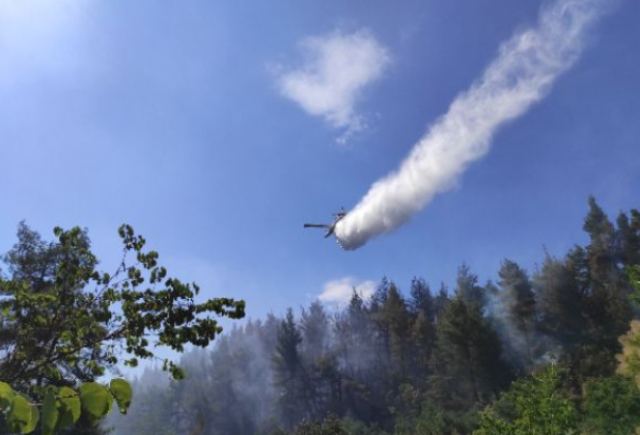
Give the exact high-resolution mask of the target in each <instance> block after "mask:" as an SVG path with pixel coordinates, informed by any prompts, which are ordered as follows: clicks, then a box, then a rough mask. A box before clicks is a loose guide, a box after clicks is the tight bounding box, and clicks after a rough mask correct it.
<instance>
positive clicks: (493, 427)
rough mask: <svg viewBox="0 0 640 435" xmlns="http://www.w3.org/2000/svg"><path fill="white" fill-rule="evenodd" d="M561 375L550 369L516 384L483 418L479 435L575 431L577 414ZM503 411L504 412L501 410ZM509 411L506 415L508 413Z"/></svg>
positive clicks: (483, 413)
mask: <svg viewBox="0 0 640 435" xmlns="http://www.w3.org/2000/svg"><path fill="white" fill-rule="evenodd" d="M561 376H562V371H561V370H559V369H558V368H557V367H556V366H554V365H551V366H550V367H549V368H547V369H546V370H544V371H543V372H542V373H540V374H536V375H532V376H531V377H529V378H527V379H522V380H518V381H516V382H515V383H514V384H513V385H512V386H511V388H510V389H509V391H507V392H506V393H504V394H503V395H502V396H501V398H500V400H499V402H500V404H493V405H491V406H489V407H488V408H487V409H486V410H485V411H483V412H482V413H481V415H480V427H479V428H478V430H476V431H474V434H477V435H489V434H491V435H499V434H505V435H507V434H509V435H525V434H531V435H535V434H540V435H542V434H544V435H553V434H557V435H561V434H567V433H571V432H573V431H574V430H575V429H576V423H577V411H576V409H575V406H574V404H573V403H572V402H571V400H570V399H569V398H568V397H567V394H566V392H564V391H563V390H562V387H561ZM501 408H502V409H501ZM505 411H506V412H505Z"/></svg>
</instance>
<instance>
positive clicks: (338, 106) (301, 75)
mask: <svg viewBox="0 0 640 435" xmlns="http://www.w3.org/2000/svg"><path fill="white" fill-rule="evenodd" d="M300 47H301V49H302V52H303V55H304V59H305V60H304V62H303V63H302V65H300V66H299V67H298V68H295V69H290V70H286V69H283V70H282V71H281V73H280V74H279V76H278V85H279V88H280V91H281V92H282V94H283V95H284V96H285V97H287V98H290V99H291V100H293V101H295V102H296V103H298V104H299V105H300V106H301V107H302V108H303V109H304V110H305V111H306V112H307V113H309V114H311V115H314V116H320V117H322V118H324V119H325V121H326V122H328V123H329V124H330V125H331V126H333V127H335V128H340V129H344V130H345V131H344V133H343V135H342V136H341V138H339V139H338V141H339V142H344V141H345V140H346V139H347V138H348V137H349V136H350V135H351V134H353V133H355V132H357V131H360V130H362V129H363V128H364V127H365V122H364V119H363V117H362V116H361V115H360V114H358V113H357V112H356V110H355V104H356V101H357V99H358V96H359V95H360V94H361V92H362V90H363V88H364V87H365V86H366V85H368V84H370V83H371V82H373V81H375V80H376V79H378V78H379V77H380V76H381V75H382V73H383V71H384V69H385V67H386V66H387V65H388V64H389V55H388V53H387V50H386V49H385V48H384V47H383V46H382V45H380V43H378V41H376V39H375V38H374V37H373V35H372V34H371V33H370V32H369V31H367V30H359V31H357V32H355V33H350V34H346V33H341V32H338V31H335V32H333V33H330V34H328V35H324V36H314V37H309V38H306V39H304V40H302V41H301V43H300Z"/></svg>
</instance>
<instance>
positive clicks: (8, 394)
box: [0, 382, 16, 410]
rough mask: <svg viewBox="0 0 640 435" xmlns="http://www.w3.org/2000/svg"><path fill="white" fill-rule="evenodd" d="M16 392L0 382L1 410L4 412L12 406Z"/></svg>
mask: <svg viewBox="0 0 640 435" xmlns="http://www.w3.org/2000/svg"><path fill="white" fill-rule="evenodd" d="M15 394H16V393H15V392H14V391H13V388H11V385H9V384H7V383H5V382H0V410H4V409H6V408H8V407H9V406H11V402H12V401H13V396H15Z"/></svg>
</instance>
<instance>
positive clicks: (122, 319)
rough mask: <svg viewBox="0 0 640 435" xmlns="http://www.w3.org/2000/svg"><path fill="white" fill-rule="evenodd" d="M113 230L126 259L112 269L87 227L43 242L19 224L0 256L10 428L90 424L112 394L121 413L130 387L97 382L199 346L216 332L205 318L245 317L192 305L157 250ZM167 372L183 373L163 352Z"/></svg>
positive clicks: (191, 296) (217, 305)
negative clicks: (105, 268) (119, 369)
mask: <svg viewBox="0 0 640 435" xmlns="http://www.w3.org/2000/svg"><path fill="white" fill-rule="evenodd" d="M118 232H119V235H120V237H121V239H122V244H123V250H122V259H121V261H120V263H119V266H118V267H117V268H116V270H115V272H114V273H112V274H110V273H106V272H102V271H99V270H98V269H97V265H98V259H97V258H96V256H95V255H94V253H93V252H92V250H91V244H90V241H89V237H88V235H87V231H86V230H82V229H80V228H78V227H75V228H72V229H70V230H63V229H61V228H59V227H56V228H55V229H54V234H55V236H56V239H57V240H56V241H54V242H45V241H43V240H42V238H41V237H40V235H39V234H38V233H36V232H35V231H33V230H31V229H30V228H29V227H27V226H26V225H25V224H24V223H21V224H20V225H19V227H18V242H17V243H16V244H15V245H14V247H13V248H12V249H11V250H10V251H9V252H8V253H7V254H6V255H5V256H4V257H3V260H4V263H5V264H6V265H7V271H8V273H7V274H0V312H1V317H0V350H1V352H2V353H1V355H2V357H1V358H0V378H1V379H2V380H3V381H5V382H6V384H2V385H4V386H3V387H2V392H3V393H2V394H3V396H2V397H3V399H2V404H3V405H4V407H3V410H4V412H5V420H6V424H7V426H8V427H9V428H10V429H11V430H14V431H21V432H23V433H27V432H30V431H32V430H33V429H35V427H36V424H37V422H38V420H40V421H41V425H42V428H41V430H42V432H43V433H52V431H53V430H57V429H58V428H60V427H64V426H68V425H70V424H73V423H76V422H77V421H78V419H79V417H80V411H81V413H82V415H83V416H86V418H87V419H88V421H90V422H91V421H95V420H98V419H100V418H102V417H104V416H105V415H106V414H107V413H108V412H109V410H110V409H111V406H112V402H113V401H114V400H115V401H116V403H117V405H118V408H119V409H120V411H121V412H126V410H127V408H128V407H129V404H130V402H131V397H132V391H131V387H130V386H129V384H128V383H127V382H126V381H124V380H122V379H114V380H112V381H111V383H110V385H109V386H105V385H102V384H99V383H96V382H95V379H96V378H98V377H100V376H103V375H105V373H106V372H107V371H108V370H110V369H112V368H114V367H116V366H117V365H118V364H119V363H124V364H125V365H129V366H135V365H137V363H138V360H139V359H141V358H142V359H146V358H155V348H156V347H158V346H165V347H168V348H171V349H173V350H174V351H178V352H181V351H183V350H184V346H185V345H187V344H191V345H195V346H200V347H205V346H207V345H208V344H209V343H210V342H211V340H213V339H214V338H215V336H216V335H217V334H218V333H220V332H221V330H222V328H221V327H220V326H219V325H218V323H217V322H216V320H214V319H213V318H211V314H216V315H218V316H225V317H230V318H232V319H238V318H241V317H242V316H243V315H244V302H243V301H235V300H233V299H229V298H216V299H209V300H206V301H204V302H201V303H198V302H196V301H195V298H196V296H197V294H198V292H199V287H198V286H197V285H196V284H195V283H194V284H186V283H183V282H182V281H180V280H178V279H176V278H171V277H168V272H167V270H166V268H164V267H162V266H161V265H159V263H158V257H159V256H158V253H157V252H155V251H146V250H145V249H144V247H145V244H146V241H145V239H144V238H143V237H141V236H139V235H136V234H135V233H134V231H133V228H131V227H130V226H129V225H123V226H121V227H120V229H119V231H118ZM132 257H133V258H132ZM123 354H124V355H125V358H124V359H123V357H122V355H123ZM163 368H164V369H165V370H169V371H170V372H171V374H172V376H173V377H174V378H176V379H178V378H181V377H183V372H182V370H181V369H180V367H179V366H178V365H177V364H175V363H174V362H173V361H171V360H170V359H168V358H167V359H164V360H163ZM35 403H38V406H36V405H35ZM39 409H40V411H39ZM38 414H41V415H42V418H40V419H38Z"/></svg>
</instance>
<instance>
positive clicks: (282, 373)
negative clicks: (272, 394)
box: [273, 309, 309, 428]
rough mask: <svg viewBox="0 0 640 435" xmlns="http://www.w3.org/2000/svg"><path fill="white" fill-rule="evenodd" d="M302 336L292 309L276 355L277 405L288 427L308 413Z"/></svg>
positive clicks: (281, 327) (283, 326)
mask: <svg viewBox="0 0 640 435" xmlns="http://www.w3.org/2000/svg"><path fill="white" fill-rule="evenodd" d="M301 343H302V336H301V334H300V331H298V327H297V326H296V323H295V320H294V317H293V311H292V310H291V309H289V310H288V311H287V315H286V317H285V319H284V320H283V321H282V322H281V323H280V328H279V330H278V341H277V343H276V351H275V355H274V357H273V368H274V381H275V385H276V387H277V389H278V391H279V397H278V407H279V410H280V415H281V419H282V421H283V422H284V424H285V426H286V427H287V428H291V427H293V426H294V425H295V424H296V423H297V422H298V421H300V420H302V419H303V418H304V417H306V416H307V414H308V412H309V392H308V391H307V386H308V383H307V379H306V374H305V372H304V366H303V364H302V357H301V356H300V353H299V346H300V344H301Z"/></svg>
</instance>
